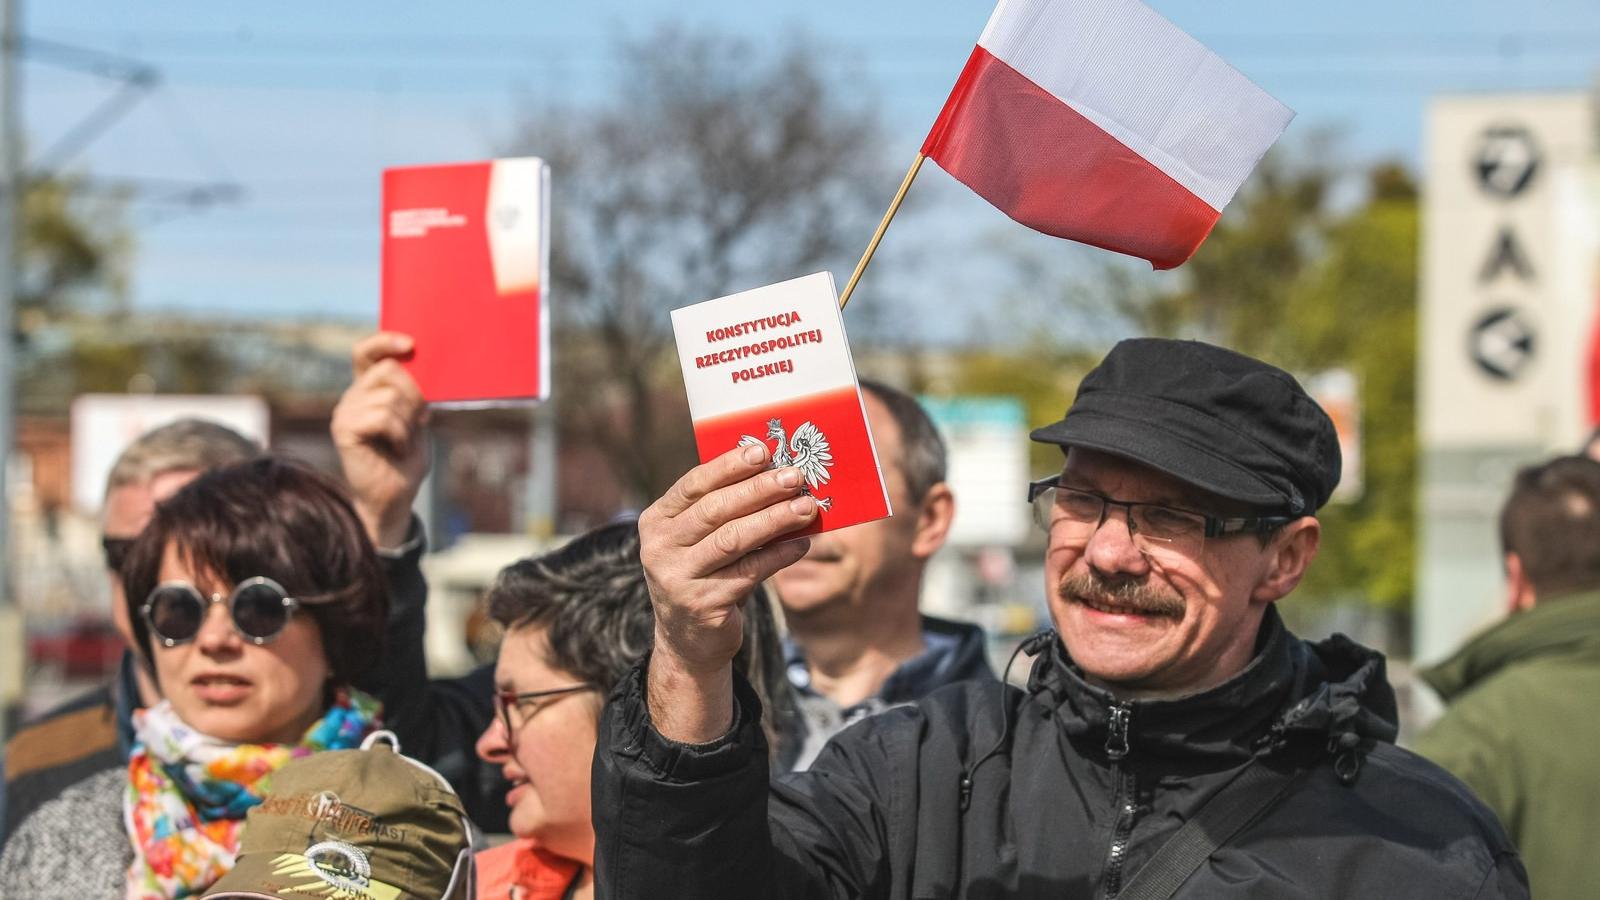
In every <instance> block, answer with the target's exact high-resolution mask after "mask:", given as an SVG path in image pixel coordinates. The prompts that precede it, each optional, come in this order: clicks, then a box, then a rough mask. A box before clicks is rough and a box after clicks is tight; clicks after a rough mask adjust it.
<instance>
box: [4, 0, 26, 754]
mask: <svg viewBox="0 0 1600 900" xmlns="http://www.w3.org/2000/svg"><path fill="white" fill-rule="evenodd" d="M21 5H22V0H0V342H3V343H0V656H4V657H6V660H5V661H4V662H0V711H4V710H6V709H8V708H9V707H10V705H11V703H12V702H13V701H14V700H16V699H18V698H19V697H20V694H21V690H22V685H21V683H20V680H19V678H20V675H21V671H22V662H23V661H22V658H21V657H22V648H23V641H22V621H21V617H20V615H18V607H17V605H16V602H15V595H14V594H13V593H12V587H13V585H12V579H13V575H12V571H11V494H10V490H9V484H8V481H9V479H10V473H11V452H12V447H13V446H14V445H15V444H16V397H17V390H16V355H17V346H16V343H15V334H16V321H17V316H16V290H17V281H18V274H17V270H18V264H19V258H18V257H19V252H18V250H19V246H20V241H19V239H18V234H17V232H18V231H19V229H20V227H21V218H22V210H21V207H22V110H21V101H22V85H21V84H20V83H19V80H18V70H17V49H18V44H19V43H20V41H19V35H20V33H21V31H20V29H19V27H18V19H19V18H20V17H21V10H20V9H19V7H20V6H21ZM7 718H9V717H8V716H0V736H3V735H4V734H5V732H6V730H7V728H6V726H7V724H8V723H7V722H6V719H7Z"/></svg>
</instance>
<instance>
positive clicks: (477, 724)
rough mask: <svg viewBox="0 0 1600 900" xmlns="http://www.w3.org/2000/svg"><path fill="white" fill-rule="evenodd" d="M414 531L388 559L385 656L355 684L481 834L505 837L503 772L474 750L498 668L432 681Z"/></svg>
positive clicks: (489, 710) (490, 708) (417, 530)
mask: <svg viewBox="0 0 1600 900" xmlns="http://www.w3.org/2000/svg"><path fill="white" fill-rule="evenodd" d="M411 528H412V531H411V535H410V538H409V540H407V542H406V544H405V546H404V547H403V549H402V552H400V553H398V554H389V555H386V556H385V558H384V559H383V566H384V575H385V577H386V579H387V581H388V584H389V618H388V621H387V623H386V624H385V626H384V646H385V649H386V652H385V655H384V657H383V660H382V662H381V663H379V664H378V665H376V666H373V667H372V669H370V670H369V671H367V672H366V673H364V674H363V675H362V677H361V678H360V679H359V680H358V681H357V685H358V686H359V687H361V689H362V690H365V691H367V692H368V693H370V694H372V695H373V696H375V697H377V698H378V699H379V700H381V701H383V724H384V727H385V728H388V729H389V730H391V731H393V732H394V733H395V736H396V737H398V738H399V739H400V749H401V750H402V751H404V753H405V754H406V755H407V756H410V757H412V758H413V759H419V760H421V761H423V762H424V763H427V764H428V765H429V766H432V767H433V768H434V769H435V770H436V771H438V773H439V774H440V775H443V776H444V778H445V780H446V781H448V782H450V786H451V787H453V788H455V790H456V793H457V794H459V795H460V796H461V805H462V806H463V807H464V808H465V809H466V811H467V815H468V816H470V817H471V818H472V821H473V822H474V823H475V824H476V825H477V826H478V827H479V828H480V829H482V830H483V831H486V832H489V833H491V834H496V833H504V832H506V831H507V830H509V826H508V825H507V816H508V815H509V810H507V808H506V800H505V798H506V792H507V791H508V790H510V787H511V786H510V784H508V783H507V782H506V780H505V778H504V777H503V776H502V775H501V774H500V769H499V767H497V766H492V765H489V764H488V763H486V762H484V761H482V760H480V759H478V755H477V750H476V744H477V742H478V736H479V735H481V734H483V730H484V729H485V728H487V727H489V722H490V721H491V720H493V718H494V666H479V667H477V668H476V669H473V670H472V671H471V672H468V673H467V674H465V675H463V676H461V677H459V678H439V679H430V678H429V677H428V657H427V653H426V648H425V642H424V634H425V632H426V631H427V628H428V614H427V603H428V582H427V579H425V578H424V577H423V575H422V554H423V551H424V549H425V540H424V538H423V535H422V525H421V523H420V522H417V521H415V520H413V522H412V526H411Z"/></svg>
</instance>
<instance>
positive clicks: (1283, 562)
mask: <svg viewBox="0 0 1600 900" xmlns="http://www.w3.org/2000/svg"><path fill="white" fill-rule="evenodd" d="M1321 544H1322V523H1321V522H1319V521H1317V518H1316V516H1304V517H1301V518H1299V519H1295V520H1294V521H1293V522H1290V523H1289V524H1287V525H1285V526H1283V527H1282V528H1280V529H1278V533H1277V534H1274V535H1273V536H1272V540H1271V542H1269V543H1268V544H1267V554H1268V558H1267V569H1266V572H1265V573H1264V574H1263V575H1262V577H1261V580H1260V581H1259V582H1257V583H1256V589H1255V590H1254V591H1252V592H1251V594H1250V599H1251V600H1254V601H1255V602H1257V603H1273V602H1275V601H1278V600H1281V599H1283V598H1284V597H1287V596H1288V595H1289V592H1290V591H1292V590H1294V589H1295V588H1296V587H1297V586H1299V584H1300V579H1301V578H1303V577H1305V574H1306V569H1307V568H1309V567H1310V566H1311V561H1312V560H1313V559H1316V558H1317V547H1319V546H1321Z"/></svg>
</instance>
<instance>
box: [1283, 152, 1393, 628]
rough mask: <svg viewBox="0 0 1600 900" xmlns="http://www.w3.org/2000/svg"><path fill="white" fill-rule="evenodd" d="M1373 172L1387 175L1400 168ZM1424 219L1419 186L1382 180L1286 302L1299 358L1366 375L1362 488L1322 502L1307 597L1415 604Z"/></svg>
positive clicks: (1303, 366) (1308, 364) (1314, 366)
mask: <svg viewBox="0 0 1600 900" xmlns="http://www.w3.org/2000/svg"><path fill="white" fill-rule="evenodd" d="M1377 174H1378V175H1380V176H1382V177H1383V178H1389V177H1392V175H1393V170H1382V171H1380V172H1379V173H1377ZM1374 182H1375V184H1374V187H1375V188H1381V187H1382V181H1381V180H1380V178H1375V179H1374ZM1391 187H1392V185H1391ZM1418 226H1419V216H1418V209H1417V202H1416V196H1415V192H1414V191H1410V192H1405V191H1400V192H1391V193H1388V194H1385V193H1384V192H1383V191H1382V190H1375V191H1374V200H1373V201H1372V202H1371V203H1369V204H1368V205H1367V206H1366V207H1365V208H1363V209H1360V210H1358V211H1357V212H1356V213H1354V214H1352V215H1351V216H1349V217H1348V218H1346V219H1344V220H1343V221H1341V222H1340V223H1338V225H1337V226H1336V227H1334V228H1333V229H1332V230H1331V231H1330V233H1329V236H1328V249H1327V252H1326V254H1325V255H1324V256H1323V257H1322V259H1320V260H1319V261H1318V263H1317V264H1316V265H1314V266H1312V267H1311V269H1310V270H1309V271H1308V272H1306V273H1305V274H1304V275H1303V276H1302V277H1301V278H1300V279H1298V280H1297V281H1296V282H1295V284H1294V286H1293V289H1292V290H1291V291H1290V293H1289V297H1288V303H1287V304H1286V306H1285V308H1284V324H1285V326H1286V331H1287V338H1288V340H1287V341H1286V344H1288V350H1289V354H1290V355H1291V356H1292V359H1293V360H1294V361H1295V363H1296V365H1297V367H1298V368H1299V369H1300V370H1302V371H1311V370H1318V369H1325V368H1331V367H1334V366H1341V367H1344V368H1347V369H1350V370H1351V371H1352V372H1354V373H1355V375H1356V379H1357V381H1358V383H1359V384H1360V397H1361V438H1362V469H1363V471H1362V482H1363V489H1362V492H1361V496H1360V497H1359V498H1358V499H1356V500H1355V501H1354V502H1353V503H1349V504H1338V503H1336V504H1333V505H1331V506H1329V507H1328V508H1327V509H1326V510H1325V511H1324V512H1323V514H1322V516H1321V518H1322V520H1323V526H1324V531H1323V533H1324V540H1323V547H1322V552H1321V555H1320V556H1319V558H1318V561H1317V564H1316V565H1314V566H1312V568H1311V571H1310V572H1309V574H1308V575H1307V578H1306V582H1305V584H1304V585H1303V586H1302V589H1301V591H1302V593H1303V594H1305V595H1306V596H1309V597H1317V598H1331V597H1336V596H1340V595H1341V594H1345V593H1348V592H1349V591H1351V589H1356V590H1358V591H1359V593H1360V594H1361V595H1363V597H1364V599H1365V600H1366V601H1367V602H1368V603H1370V604H1372V605H1374V606H1379V607H1384V608H1388V609H1407V608H1409V605H1410V600H1411V590H1412V583H1413V567H1414V565H1415V560H1416V547H1415V542H1414V539H1413V535H1414V533H1415V528H1416V485H1417V440H1416V374H1417V304H1416V296H1417V252H1418V246H1417V242H1418V230H1419V229H1418Z"/></svg>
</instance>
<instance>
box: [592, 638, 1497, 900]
mask: <svg viewBox="0 0 1600 900" xmlns="http://www.w3.org/2000/svg"><path fill="white" fill-rule="evenodd" d="M1383 669H1384V666H1383V659H1382V657H1381V656H1380V655H1378V654H1377V653H1374V652H1372V651H1370V650H1366V649H1365V648H1362V647H1360V646H1358V645H1356V644H1354V643H1352V642H1350V641H1349V640H1347V639H1345V638H1342V637H1335V638H1333V639H1331V640H1329V641H1325V642H1322V643H1320V644H1315V645H1313V644H1310V643H1307V642H1304V641H1300V640H1299V639H1297V638H1295V637H1293V636H1292V635H1291V634H1289V632H1288V631H1287V630H1286V629H1285V628H1284V627H1283V625H1282V623H1281V622H1280V621H1279V620H1278V618H1277V616H1276V614H1275V613H1274V614H1269V616H1268V619H1267V621H1266V623H1265V625H1264V627H1263V632H1262V640H1261V642H1260V650H1259V653H1258V655H1257V658H1256V659H1255V661H1254V662H1252V663H1251V665H1250V666H1249V667H1248V668H1247V669H1246V670H1245V671H1244V672H1243V673H1241V674H1240V675H1239V676H1237V677H1236V678H1234V679H1233V680H1231V681H1229V682H1228V683H1226V684H1224V685H1222V686H1220V687H1217V688H1215V689H1213V690H1210V691H1207V692H1205V693H1203V694H1199V695H1196V696H1193V697H1188V698H1185V699H1181V700H1174V701H1139V702H1130V703H1118V702H1117V701H1116V700H1115V699H1114V698H1113V697H1112V696H1111V695H1110V694H1108V693H1107V692H1105V691H1103V690H1100V689H1098V688H1095V687H1092V686H1090V685H1089V684H1088V683H1086V682H1085V681H1084V680H1083V678H1082V677H1081V676H1080V674H1079V673H1078V672H1077V671H1076V669H1075V668H1074V667H1073V665H1072V663H1071V661H1070V660H1069V659H1068V658H1067V657H1066V653H1065V650H1064V649H1063V648H1062V646H1061V645H1060V643H1059V642H1057V643H1056V644H1055V645H1054V646H1053V648H1052V649H1051V650H1050V651H1049V652H1047V653H1045V654H1043V655H1042V656H1041V657H1040V659H1039V660H1038V661H1037V662H1036V663H1035V665H1034V668H1033V672H1032V676H1031V678H1030V680H1029V684H1028V688H1027V690H1026V691H1022V690H1018V689H1016V688H1010V687H1006V688H1002V687H999V686H997V685H993V684H991V685H983V684H962V685H956V686H954V687H951V688H948V689H945V690H943V691H940V692H938V693H936V694H934V695H933V696H932V697H930V698H928V699H927V700H924V701H922V702H921V703H918V704H917V705H915V706H911V707H904V708H899V709H892V710H889V711H887V712H885V713H883V714H881V715H878V716H874V717H872V718H869V719H867V720H865V721H864V722H862V723H860V724H858V725H856V726H854V727H852V728H849V729H847V730H846V731H844V732H843V733H841V734H840V735H839V736H838V737H836V738H835V739H834V740H833V742H832V743H831V744H830V745H829V747H828V748H827V749H826V750H825V751H824V752H823V754H822V756H821V757H820V758H819V759H818V760H817V763H816V765H815V766H814V767H813V768H812V769H811V770H810V771H809V772H806V773H801V774H798V775H791V776H787V777H785V778H783V779H781V780H779V781H777V782H776V783H774V784H773V785H772V786H771V791H770V793H769V791H768V783H767V772H766V754H765V752H764V750H763V748H762V747H761V732H760V729H759V727H757V724H756V723H757V721H758V719H759V715H760V710H759V707H758V705H757V704H756V701H755V698H754V695H753V694H752V693H751V692H750V690H749V688H748V686H746V685H744V684H743V683H742V682H738V683H737V688H736V690H737V694H738V697H737V700H738V720H737V722H736V723H735V726H734V729H733V730H732V731H731V732H730V733H729V734H728V735H727V736H726V737H724V738H722V739H720V740H718V741H715V742H712V743H710V744H705V745H699V746H692V747H691V746H687V745H681V744H674V743H672V742H669V741H667V740H665V739H663V738H662V737H661V736H660V735H659V734H657V733H656V732H655V731H654V729H652V728H651V727H650V725H649V722H648V711H647V707H646V705H645V687H646V686H645V683H644V673H645V671H646V670H645V668H644V667H643V666H641V667H640V668H638V669H636V670H635V671H634V673H633V674H632V675H631V676H630V677H629V678H628V679H626V680H625V681H624V682H623V683H622V684H621V685H620V686H619V687H618V690H617V692H616V693H615V694H614V695H613V696H612V698H611V702H610V703H609V704H608V706H607V709H606V712H605V715H604V718H603V721H602V725H601V735H600V742H599V745H598V748H597V751H596V756H595V766H594V808H595V810H596V817H595V830H596V835H597V838H598V841H597V845H596V862H595V870H596V875H597V878H596V882H597V885H598V887H599V892H600V894H599V895H600V896H601V897H605V898H624V897H627V898H633V897H653V896H658V895H659V888H660V886H662V885H672V895H673V896H674V897H704V898H721V900H732V898H741V897H764V898H765V897H771V898H846V897H850V898H855V897H861V898H894V900H923V898H934V897H968V898H998V897H1039V898H1045V897H1048V898H1052V900H1060V898H1099V897H1114V896H1116V895H1117V893H1118V892H1119V891H1120V890H1121V888H1122V886H1123V885H1124V884H1125V883H1126V882H1127V879H1128V878H1130V877H1131V876H1132V875H1133V874H1134V873H1135V872H1137V871H1138V869H1139V868H1140V867H1141V866H1142V865H1144V864H1145V862H1147V861H1148V860H1149V859H1150V857H1151V856H1152V855H1153V854H1154V853H1155V852H1156V850H1157V849H1158V848H1159V847H1160V846H1161V845H1162V844H1163V843H1164V842H1165V841H1166V840H1167V839H1168V838H1169V837H1171V836H1172V834H1173V833H1174V832H1175V831H1176V830H1177V829H1178V828H1179V827H1180V826H1181V825H1182V824H1183V822H1184V821H1186V820H1187V819H1188V818H1189V817H1191V816H1192V815H1193V814H1194V813H1195V811H1196V810H1198V809H1199V808H1200V807H1201V805H1202V804H1204V803H1205V802H1206V801H1207V800H1208V799H1210V798H1211V796H1213V794H1215V793H1216V791H1217V790H1218V789H1219V787H1220V786H1221V785H1223V784H1224V783H1226V782H1227V780H1228V779H1229V778H1230V777H1232V776H1233V775H1234V774H1235V773H1236V772H1237V771H1238V770H1239V768H1240V767H1241V766H1243V765H1245V764H1246V763H1247V762H1249V761H1250V760H1251V759H1252V758H1254V757H1260V758H1262V759H1263V760H1264V761H1265V762H1267V763H1268V764H1270V765H1273V766H1276V767H1283V768H1285V769H1288V770H1293V771H1296V772H1298V773H1299V774H1298V775H1297V777H1296V781H1295V782H1294V783H1293V785H1292V786H1291V787H1290V789H1289V790H1288V792H1287V793H1286V794H1285V795H1284V796H1283V797H1281V798H1280V799H1279V801H1278V802H1277V803H1276V804H1275V805H1274V806H1273V807H1271V808H1269V809H1268V810H1267V811H1266V812H1264V813H1263V814H1262V815H1261V816H1259V817H1258V818H1257V819H1256V820H1255V821H1253V822H1252V823H1251V824H1249V825H1248V826H1246V827H1245V829H1244V830H1243V831H1241V832H1240V833H1239V834H1238V835H1237V836H1236V837H1235V838H1234V840H1233V841H1231V842H1230V843H1229V844H1228V845H1226V846H1224V847H1223V848H1222V849H1220V850H1219V851H1217V852H1216V853H1215V854H1213V855H1212V857H1211V858H1210V859H1209V860H1207V862H1206V863H1205V864H1204V865H1202V866H1201V867H1200V869H1199V870H1198V871H1196V872H1195V874H1194V875H1193V876H1191V877H1190V878H1189V879H1188V881H1187V882H1185V883H1184V885H1183V887H1182V888H1181V889H1180V892H1179V894H1178V896H1180V897H1229V898H1255V897H1260V898H1266V897H1271V898H1313V897H1318V898H1320V897H1327V898H1335V897H1337V898H1374V897H1377V898H1382V897H1396V898H1407V900H1416V898H1435V897H1437V898H1451V900H1458V898H1502V897H1516V898H1521V897H1527V896H1528V891H1527V879H1526V875H1525V873H1524V872H1523V869H1522V864H1521V862H1520V861H1519V860H1518V858H1517V855H1516V853H1515V851H1514V850H1513V849H1512V847H1511V846H1510V844H1509V843H1508V842H1507V840H1506V838H1505V835H1504V834H1503V833H1502V831H1501V829H1500V826H1499V825H1498V823H1497V822H1496V821H1495V819H1494V817H1493V816H1492V815H1491V814H1490V813H1489V812H1488V811H1487V810H1486V809H1485V808H1484V807H1483V806H1482V804H1480V803H1479V802H1478V801H1477V800H1476V799H1475V798H1474V797H1473V796H1472V795H1471V793H1469V792H1468V791H1467V790H1466V788H1464V787H1463V786H1462V785H1461V783H1460V782H1458V781H1456V780H1455V779H1454V778H1452V777H1451V776H1449V775H1448V774H1446V773H1445V772H1444V771H1443V770H1441V769H1439V768H1438V767H1436V766H1434V765H1432V764H1431V763H1428V762H1426V761H1424V760H1422V759H1421V758H1420V757H1417V756H1415V755H1414V754H1411V753H1409V752H1407V751H1404V750H1401V749H1398V748H1396V747H1395V746H1394V745H1393V743H1391V742H1392V740H1393V738H1394V735H1395V731H1396V729H1395V725H1394V718H1395V715H1394V713H1395V707H1394V694H1393V691H1392V690H1391V688H1390V687H1389V685H1388V683H1387V681H1386V680H1385V678H1384V673H1383ZM736 681H737V679H736ZM1002 691H1004V696H1003V702H1001V701H1002V695H1001V692H1002ZM1002 713H1004V716H1003V715H1002ZM1007 718H1009V721H1010V723H1011V724H1010V729H1009V733H1008V734H1003V732H1005V731H1006V719H1007ZM1113 722H1116V723H1118V724H1117V726H1116V727H1113V725H1112V723H1113ZM1345 735H1354V737H1344V736H1345ZM996 745H999V746H1000V748H1001V750H1000V752H999V753H997V754H996V755H994V756H993V757H991V758H990V759H989V760H988V761H987V762H986V763H984V764H983V765H982V766H981V767H979V768H978V769H977V771H976V773H975V775H974V776H973V783H972V790H971V794H970V805H969V806H968V807H967V808H966V809H965V810H964V811H963V808H962V790H961V781H962V778H963V775H965V774H967V773H968V771H969V770H970V769H971V767H972V766H973V765H974V763H975V762H976V761H977V760H978V759H979V758H980V757H982V756H983V755H984V754H985V752H986V751H988V750H989V749H990V748H992V747H995V746H996ZM1339 772H1343V773H1344V777H1341V775H1340V774H1338V773H1339ZM602 811H604V812H602Z"/></svg>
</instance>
